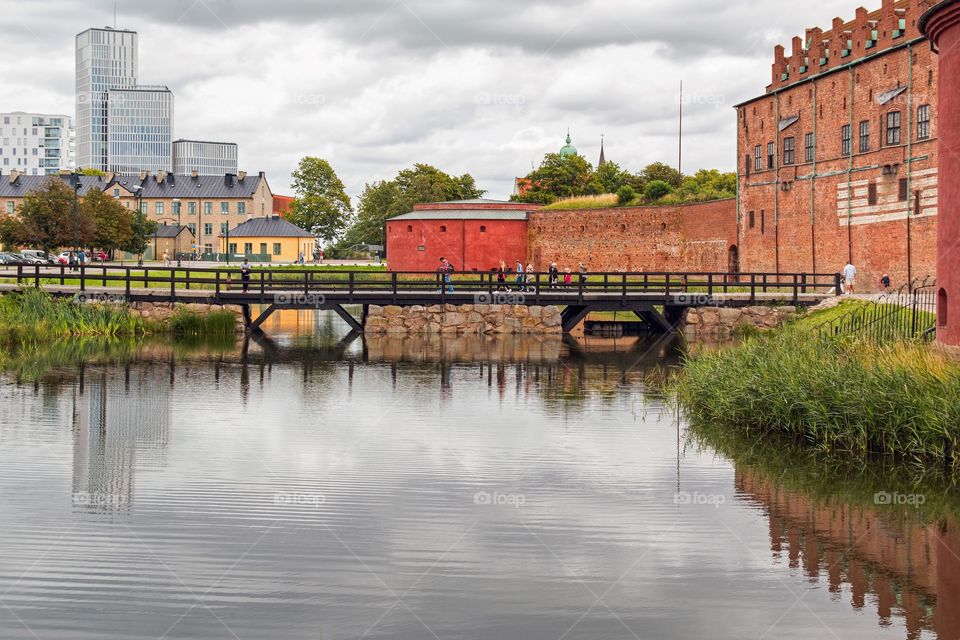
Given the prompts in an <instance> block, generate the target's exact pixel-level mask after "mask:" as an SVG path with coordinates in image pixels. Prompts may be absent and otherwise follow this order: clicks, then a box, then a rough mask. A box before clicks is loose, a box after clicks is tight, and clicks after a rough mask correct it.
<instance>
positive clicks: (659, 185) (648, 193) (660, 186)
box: [643, 180, 673, 202]
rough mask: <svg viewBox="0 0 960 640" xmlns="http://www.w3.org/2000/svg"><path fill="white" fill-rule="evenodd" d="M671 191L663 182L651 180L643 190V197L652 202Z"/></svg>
mask: <svg viewBox="0 0 960 640" xmlns="http://www.w3.org/2000/svg"><path fill="white" fill-rule="evenodd" d="M672 190H673V189H672V188H671V187H670V185H669V184H667V183H666V182H664V181H663V180H651V181H650V182H648V183H647V186H646V187H644V189H643V197H644V198H646V199H647V200H649V201H651V202H654V201H656V200H659V199H660V198H662V197H664V196H665V195H667V194H669V193H670V192H671V191H672Z"/></svg>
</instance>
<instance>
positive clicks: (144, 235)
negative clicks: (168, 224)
mask: <svg viewBox="0 0 960 640" xmlns="http://www.w3.org/2000/svg"><path fill="white" fill-rule="evenodd" d="M157 226H158V225H157V223H156V221H154V220H148V219H147V214H145V213H143V212H142V211H140V210H139V209H138V210H137V211H136V212H135V213H134V214H133V216H132V220H131V226H130V239H129V241H128V242H127V244H124V245H121V246H119V247H117V248H118V249H120V250H121V251H126V252H127V253H129V254H132V255H135V256H141V257H142V256H143V254H144V253H146V251H147V247H148V246H150V239H151V238H153V236H154V234H155V233H156V232H157Z"/></svg>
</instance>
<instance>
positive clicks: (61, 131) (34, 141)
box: [0, 111, 74, 176]
mask: <svg viewBox="0 0 960 640" xmlns="http://www.w3.org/2000/svg"><path fill="white" fill-rule="evenodd" d="M72 145H73V121H72V119H71V118H70V117H69V116H65V115H59V114H45V113H26V112H24V111H14V112H12V113H0V171H2V172H3V173H9V172H10V171H18V172H20V173H21V174H24V175H31V176H42V175H52V174H55V173H58V172H59V171H60V170H61V169H73V168H74V161H73V148H72Z"/></svg>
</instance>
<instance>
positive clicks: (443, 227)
mask: <svg viewBox="0 0 960 640" xmlns="http://www.w3.org/2000/svg"><path fill="white" fill-rule="evenodd" d="M446 232H447V227H446V225H443V224H442V225H440V233H446Z"/></svg>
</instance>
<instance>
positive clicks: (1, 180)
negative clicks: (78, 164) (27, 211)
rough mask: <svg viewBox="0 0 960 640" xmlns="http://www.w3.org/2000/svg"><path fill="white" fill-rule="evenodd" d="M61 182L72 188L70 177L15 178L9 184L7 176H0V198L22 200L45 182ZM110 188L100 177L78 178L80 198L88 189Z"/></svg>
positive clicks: (102, 189)
mask: <svg viewBox="0 0 960 640" xmlns="http://www.w3.org/2000/svg"><path fill="white" fill-rule="evenodd" d="M51 178H52V179H54V180H57V179H59V180H63V182H64V183H65V184H66V185H67V186H68V187H70V186H72V184H73V183H72V179H73V176H72V175H52V176H24V175H21V176H17V178H16V181H15V182H13V183H11V182H10V176H9V175H2V176H0V198H22V197H23V196H25V195H27V194H28V193H31V192H33V191H40V190H41V189H43V186H44V185H45V184H46V183H47V180H50V179H51ZM109 186H110V183H109V182H107V180H106V178H104V177H102V176H80V197H83V196H85V195H86V194H87V192H88V191H90V189H99V190H101V191H105V190H106V189H107V188H108V187H109Z"/></svg>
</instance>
